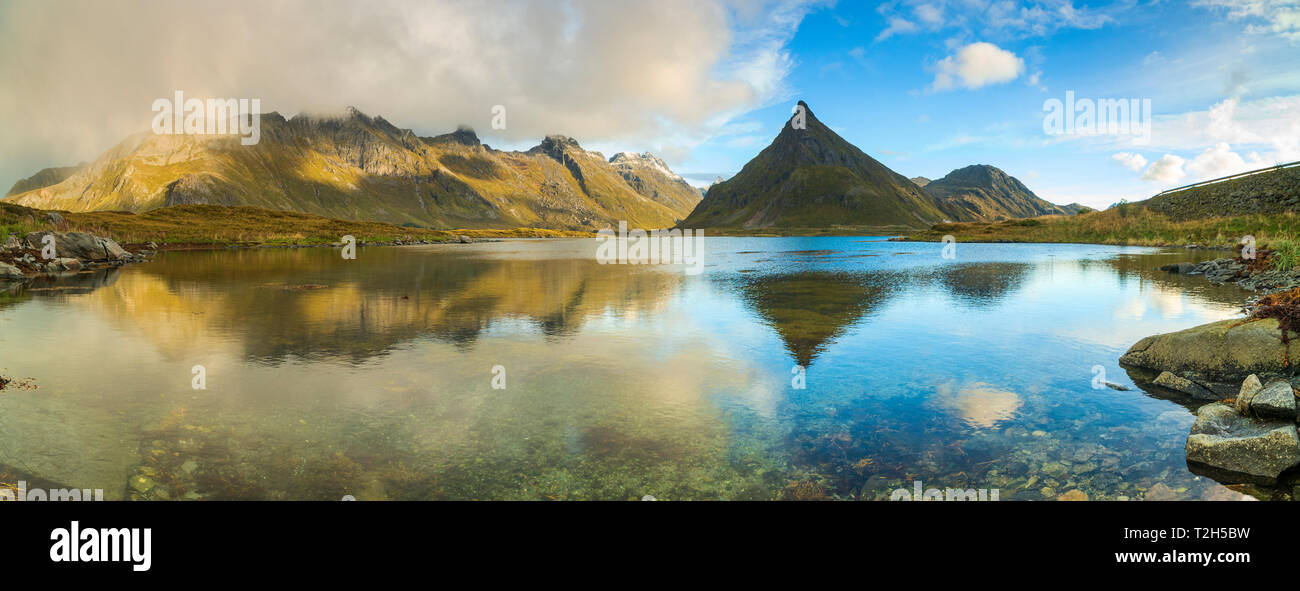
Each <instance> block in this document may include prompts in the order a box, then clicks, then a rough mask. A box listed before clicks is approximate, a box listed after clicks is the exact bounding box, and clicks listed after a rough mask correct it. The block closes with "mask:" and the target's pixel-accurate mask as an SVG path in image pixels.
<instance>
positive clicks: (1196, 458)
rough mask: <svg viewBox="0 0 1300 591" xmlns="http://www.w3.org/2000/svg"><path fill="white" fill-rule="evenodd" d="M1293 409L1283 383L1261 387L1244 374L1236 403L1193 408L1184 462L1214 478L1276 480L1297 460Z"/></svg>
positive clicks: (1287, 386)
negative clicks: (1195, 409)
mask: <svg viewBox="0 0 1300 591" xmlns="http://www.w3.org/2000/svg"><path fill="white" fill-rule="evenodd" d="M1243 399H1244V400H1247V402H1246V403H1245V404H1242V402H1241V401H1242V400H1243ZM1295 409H1296V405H1295V393H1294V391H1293V390H1292V388H1291V384H1290V383H1289V382H1287V381H1284V380H1277V381H1273V382H1270V383H1269V384H1268V386H1263V387H1261V386H1260V382H1259V379H1258V378H1257V377H1256V376H1253V375H1252V376H1250V377H1248V378H1247V379H1246V380H1245V381H1244V382H1243V384H1242V387H1241V391H1240V393H1239V394H1238V395H1237V404H1236V405H1232V404H1228V403H1226V402H1215V403H1211V404H1206V405H1205V406H1202V407H1201V409H1200V410H1199V411H1197V413H1196V422H1195V423H1194V424H1193V425H1192V430H1191V434H1190V435H1189V436H1188V437H1187V446H1186V452H1187V461H1188V464H1189V465H1191V466H1193V467H1194V468H1199V470H1197V471H1198V472H1203V473H1206V474H1207V475H1210V476H1212V477H1214V478H1215V479H1218V480H1232V481H1237V482H1257V483H1261V484H1273V483H1276V482H1277V480H1278V477H1279V476H1280V475H1282V474H1283V473H1284V472H1287V471H1288V470H1291V469H1293V468H1295V467H1296V466H1297V465H1300V437H1298V436H1297V433H1296V411H1295ZM1243 411H1244V412H1243Z"/></svg>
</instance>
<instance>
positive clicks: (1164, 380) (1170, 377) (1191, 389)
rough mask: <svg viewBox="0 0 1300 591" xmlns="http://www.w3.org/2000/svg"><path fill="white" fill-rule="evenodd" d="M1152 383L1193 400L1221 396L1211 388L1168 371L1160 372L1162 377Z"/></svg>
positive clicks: (1213, 398) (1212, 398) (1211, 398)
mask: <svg viewBox="0 0 1300 591" xmlns="http://www.w3.org/2000/svg"><path fill="white" fill-rule="evenodd" d="M1151 383H1153V384H1155V385H1157V386H1162V387H1165V388H1168V389H1170V390H1173V391H1175V392H1181V393H1183V394H1186V395H1188V396H1191V397H1192V398H1198V399H1201V400H1218V399H1219V396H1218V395H1217V394H1215V393H1214V392H1211V391H1210V389H1209V388H1206V387H1205V386H1202V385H1200V384H1198V383H1196V382H1193V381H1191V380H1189V379H1187V378H1184V377H1180V376H1176V375H1174V374H1172V373H1170V372H1167V371H1164V372H1160V375H1159V376H1157V377H1156V379H1155V381H1153V382H1151Z"/></svg>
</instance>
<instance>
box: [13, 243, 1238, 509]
mask: <svg viewBox="0 0 1300 591" xmlns="http://www.w3.org/2000/svg"><path fill="white" fill-rule="evenodd" d="M941 248H942V246H941V245H938V244H921V243H898V242H887V241H884V240H883V239H879V238H862V237H852V238H848V237H845V238H708V239H707V242H706V245H705V249H706V250H705V263H706V264H705V267H704V273H703V274H700V275H694V276H692V275H688V274H685V273H683V271H682V269H681V268H680V267H673V266H646V265H599V264H597V263H596V262H595V260H594V258H593V256H592V255H593V251H594V241H592V240H555V241H528V240H520V241H502V242H495V243H484V244H475V245H437V246H427V247H392V248H380V247H373V248H363V249H361V250H360V251H359V252H358V258H357V259H356V260H343V259H342V258H341V257H340V256H339V252H338V251H336V250H330V249H275V250H232V251H206V252H171V253H163V254H160V255H159V256H158V258H157V259H156V260H155V261H154V262H151V263H147V264H142V265H136V266H131V267H128V268H125V269H121V270H113V271H109V272H100V273H97V274H82V275H78V276H76V277H73V278H70V279H63V280H59V281H42V282H38V283H36V284H33V285H32V286H31V287H29V288H28V289H26V290H23V291H20V292H17V293H11V294H8V295H4V296H0V374H3V375H5V376H9V377H16V378H20V379H22V380H23V382H24V383H27V384H30V386H31V387H30V388H29V389H18V388H9V389H7V390H4V391H3V392H0V480H10V479H17V478H24V479H28V480H29V481H31V482H34V483H38V484H40V483H43V484H45V485H47V486H66V487H76V488H103V489H104V490H105V495H106V496H107V497H109V498H142V499H176V498H189V499H340V498H342V497H343V496H344V495H353V496H355V497H357V498H360V499H363V500H365V499H462V498H475V499H635V498H641V497H642V496H644V495H652V496H654V497H657V498H659V499H788V498H800V499H803V498H845V499H849V498H868V499H872V498H888V497H889V496H890V494H891V493H892V492H893V491H894V490H895V489H898V488H906V489H908V490H911V489H912V487H913V486H914V482H915V481H918V480H919V481H921V482H923V483H924V487H925V488H945V487H959V488H974V489H998V491H999V493H1000V498H1001V499H1004V500H1006V499H1033V500H1037V499H1054V498H1056V497H1057V495H1059V494H1063V493H1066V492H1068V491H1074V490H1079V491H1082V492H1083V493H1085V494H1087V495H1088V497H1089V498H1092V499H1118V498H1131V499H1140V498H1143V497H1144V496H1146V495H1147V494H1148V492H1150V491H1151V489H1152V487H1154V486H1156V485H1157V484H1160V485H1162V487H1157V488H1156V491H1158V493H1159V495H1161V496H1164V495H1172V496H1173V497H1174V498H1184V499H1197V498H1226V497H1231V496H1232V495H1235V494H1237V493H1234V492H1232V491H1229V490H1228V489H1226V488H1224V487H1223V486H1221V485H1219V484H1217V483H1215V482H1213V481H1211V480H1208V479H1205V478H1202V477H1198V476H1196V475H1193V474H1192V473H1190V472H1189V471H1188V470H1187V467H1186V463H1185V460H1184V455H1183V444H1184V441H1185V438H1186V436H1187V429H1188V426H1189V425H1190V424H1191V422H1192V419H1193V415H1192V413H1191V411H1190V410H1189V408H1188V407H1186V406H1183V405H1181V404H1179V403H1178V402H1177V401H1168V400H1162V399H1159V398H1156V397H1153V396H1151V395H1148V394H1146V393H1144V392H1143V391H1141V390H1140V389H1137V388H1134V389H1132V390H1131V391H1117V390H1113V389H1110V388H1101V389H1094V387H1093V382H1094V377H1095V376H1096V375H1097V370H1095V369H1094V366H1100V367H1101V368H1102V369H1103V370H1104V372H1105V373H1104V378H1105V379H1106V380H1109V381H1111V382H1116V383H1119V384H1123V385H1128V386H1130V387H1131V386H1133V384H1132V382H1131V381H1130V379H1129V378H1128V376H1127V375H1126V374H1125V372H1124V371H1123V370H1122V369H1121V368H1120V367H1119V366H1118V365H1117V362H1116V360H1117V359H1118V358H1119V356H1120V355H1121V354H1122V353H1123V352H1124V351H1125V350H1126V349H1127V348H1128V347H1129V346H1130V345H1131V344H1132V343H1133V342H1135V341H1137V340H1138V339H1140V338H1142V337H1144V336H1147V335H1150V334H1154V333H1159V332H1168V331H1173V330H1179V329H1182V328H1186V327H1190V326H1194V325H1196V324H1201V323H1204V322H1209V321H1213V320H1218V319H1223V318H1229V317H1233V316H1236V315H1238V310H1239V306H1240V304H1241V302H1242V300H1243V299H1244V297H1245V296H1246V295H1247V294H1245V293H1244V292H1241V291H1239V290H1237V289H1235V288H1232V287H1216V286H1212V285H1209V284H1208V283H1207V282H1205V281H1204V280H1203V279H1201V278H1197V277H1180V276H1177V275H1168V274H1165V273H1161V272H1157V271H1153V269H1154V268H1155V267H1157V266H1159V265H1162V264H1167V263H1171V262H1180V261H1189V260H1193V261H1194V260H1200V259H1204V258H1212V257H1213V256H1214V254H1215V253H1204V252H1199V251H1185V250H1161V249H1151V248H1138V247H1111V246H1090V245H1027V244H960V245H957V250H956V257H955V258H953V259H945V258H943V257H942V256H941V254H940V253H941ZM196 366H202V370H203V377H204V378H205V380H206V384H205V386H206V389H195V388H194V381H195V375H194V373H193V371H194V370H195V367H196ZM498 366H499V367H498ZM796 366H802V367H804V368H806V369H805V370H804V373H803V375H802V376H800V375H799V369H798V368H797V367H796ZM494 368H496V369H494ZM502 377H503V378H504V386H505V387H504V388H500V389H498V388H494V387H493V380H494V378H498V380H499V379H500V378H502ZM800 379H802V385H803V386H804V387H802V388H798V387H796V386H797V385H800V384H799V382H800ZM497 385H498V386H500V385H501V383H500V382H499V381H498V383H497ZM1153 494H1154V493H1153Z"/></svg>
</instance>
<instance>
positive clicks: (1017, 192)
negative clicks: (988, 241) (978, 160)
mask: <svg viewBox="0 0 1300 591" xmlns="http://www.w3.org/2000/svg"><path fill="white" fill-rule="evenodd" d="M924 190H925V192H926V193H927V194H929V195H930V196H932V197H934V199H935V201H936V202H937V204H938V206H939V208H940V210H942V211H943V212H944V214H945V215H946V217H947V219H949V220H952V221H956V222H977V221H996V220H1004V219H1014V218H1029V217H1036V216H1040V215H1048V214H1062V215H1068V214H1069V213H1070V212H1068V211H1066V210H1065V209H1063V208H1061V207H1059V206H1057V205H1055V204H1052V203H1049V202H1048V201H1046V200H1044V199H1041V198H1039V197H1038V196H1037V195H1035V194H1034V192H1033V191H1030V190H1029V188H1028V187H1026V186H1025V185H1024V183H1021V182H1020V181H1019V180H1018V179H1016V178H1015V177H1013V176H1011V175H1009V174H1007V173H1005V172H1003V171H1002V170H1001V169H999V168H997V167H995V166H989V165H987V164H974V165H971V166H967V167H965V168H959V169H957V170H954V171H952V172H950V173H948V175H947V176H945V177H943V178H941V179H938V180H935V181H931V182H929V183H927V184H926V185H925V187H924Z"/></svg>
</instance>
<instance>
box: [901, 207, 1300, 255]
mask: <svg viewBox="0 0 1300 591" xmlns="http://www.w3.org/2000/svg"><path fill="white" fill-rule="evenodd" d="M949 234H950V235H952V236H953V237H954V238H956V239H957V241H958V242H999V241H1001V242H1061V243H1084V244H1121V245H1133V246H1186V245H1188V244H1197V245H1200V246H1205V247H1219V248H1232V247H1234V246H1236V245H1237V244H1239V243H1240V242H1241V240H1242V238H1243V237H1245V236H1253V237H1254V238H1255V243H1256V245H1257V247H1258V248H1270V249H1273V250H1274V251H1277V252H1278V253H1279V254H1280V255H1281V257H1282V260H1284V261H1290V264H1292V265H1294V264H1296V263H1297V262H1300V243H1297V242H1295V241H1294V239H1295V237H1296V236H1300V216H1297V215H1296V214H1295V213H1292V212H1285V213H1272V214H1244V215H1237V216H1230V217H1210V218H1199V219H1190V220H1174V219H1171V218H1170V217H1169V216H1166V215H1165V214H1162V213H1158V212H1154V211H1151V210H1149V209H1147V208H1145V207H1142V206H1140V205H1136V204H1125V205H1119V206H1116V207H1113V208H1111V209H1108V210H1106V211H1094V212H1090V213H1081V214H1078V215H1073V216H1043V217H1038V218H1029V219H1023V220H1005V221H1001V222H963V223H952V224H936V225H934V226H932V227H930V228H929V229H927V230H923V231H921V232H916V233H913V234H911V235H910V236H908V238H909V239H910V240H920V241H931V242H938V241H941V240H942V239H943V237H944V236H945V235H949Z"/></svg>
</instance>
